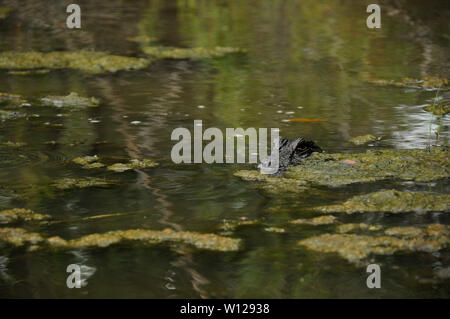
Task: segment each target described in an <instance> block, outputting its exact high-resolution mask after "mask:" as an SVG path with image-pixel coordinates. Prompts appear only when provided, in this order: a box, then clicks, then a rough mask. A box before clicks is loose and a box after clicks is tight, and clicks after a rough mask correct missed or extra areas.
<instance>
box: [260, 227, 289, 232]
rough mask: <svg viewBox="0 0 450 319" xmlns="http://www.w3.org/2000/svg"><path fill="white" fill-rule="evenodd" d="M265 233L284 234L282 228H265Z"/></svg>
mask: <svg viewBox="0 0 450 319" xmlns="http://www.w3.org/2000/svg"><path fill="white" fill-rule="evenodd" d="M264 230H265V231H267V232H270V233H284V232H286V230H285V229H284V228H280V227H267V228H264Z"/></svg>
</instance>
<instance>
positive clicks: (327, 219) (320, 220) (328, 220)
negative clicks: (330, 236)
mask: <svg viewBox="0 0 450 319" xmlns="http://www.w3.org/2000/svg"><path fill="white" fill-rule="evenodd" d="M336 222H337V218H336V217H334V216H332V215H327V216H320V217H315V218H309V219H295V220H293V221H291V224H306V225H329V224H334V223H336Z"/></svg>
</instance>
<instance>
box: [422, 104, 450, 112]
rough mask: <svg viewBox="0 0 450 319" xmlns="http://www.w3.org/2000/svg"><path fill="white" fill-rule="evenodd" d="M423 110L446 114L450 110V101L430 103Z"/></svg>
mask: <svg viewBox="0 0 450 319" xmlns="http://www.w3.org/2000/svg"><path fill="white" fill-rule="evenodd" d="M423 110H424V111H427V112H431V113H433V114H434V115H445V114H447V113H448V112H450V101H442V102H439V103H437V104H430V105H427V106H425V107H424V108H423Z"/></svg>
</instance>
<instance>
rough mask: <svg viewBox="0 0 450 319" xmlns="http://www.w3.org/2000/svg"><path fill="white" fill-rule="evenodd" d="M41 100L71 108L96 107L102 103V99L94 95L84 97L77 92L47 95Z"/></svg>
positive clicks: (45, 103) (43, 102)
mask: <svg viewBox="0 0 450 319" xmlns="http://www.w3.org/2000/svg"><path fill="white" fill-rule="evenodd" d="M41 102H42V104H43V105H51V106H56V107H71V108H77V107H78V108H84V107H96V106H98V105H99V104H100V101H99V100H98V99H96V98H94V97H90V98H89V97H83V96H80V95H78V93H75V92H71V93H70V94H69V95H67V96H47V97H44V98H42V99H41Z"/></svg>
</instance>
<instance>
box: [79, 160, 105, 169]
mask: <svg viewBox="0 0 450 319" xmlns="http://www.w3.org/2000/svg"><path fill="white" fill-rule="evenodd" d="M105 166H106V165H105V164H103V163H99V162H95V163H90V164H86V165H83V166H82V168H84V169H95V168H102V167H105Z"/></svg>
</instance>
